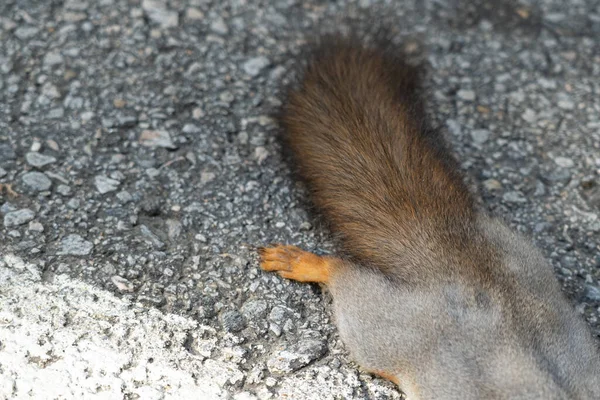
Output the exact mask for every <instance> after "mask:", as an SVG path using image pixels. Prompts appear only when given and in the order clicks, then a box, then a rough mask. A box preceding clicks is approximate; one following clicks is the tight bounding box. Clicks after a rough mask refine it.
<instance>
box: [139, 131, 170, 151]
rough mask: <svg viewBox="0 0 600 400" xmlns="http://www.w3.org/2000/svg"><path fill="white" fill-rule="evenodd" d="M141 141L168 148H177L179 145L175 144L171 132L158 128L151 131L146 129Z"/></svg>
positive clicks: (145, 144) (145, 143)
mask: <svg viewBox="0 0 600 400" xmlns="http://www.w3.org/2000/svg"><path fill="white" fill-rule="evenodd" d="M139 140H140V143H141V144H142V145H144V146H148V147H164V148H167V149H176V148H177V146H175V145H174V144H173V141H172V140H171V136H170V135H169V132H167V131H163V130H158V131H150V130H145V131H143V132H142V134H141V135H140V139H139Z"/></svg>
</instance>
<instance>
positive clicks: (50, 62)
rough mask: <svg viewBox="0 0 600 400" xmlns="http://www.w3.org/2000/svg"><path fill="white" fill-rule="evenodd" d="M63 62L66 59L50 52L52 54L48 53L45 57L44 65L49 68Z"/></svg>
mask: <svg viewBox="0 0 600 400" xmlns="http://www.w3.org/2000/svg"><path fill="white" fill-rule="evenodd" d="M63 61H64V59H63V57H62V56H61V55H60V53H56V52H50V53H46V55H45V56H44V65H46V66H48V67H51V66H54V65H58V64H62V63H63Z"/></svg>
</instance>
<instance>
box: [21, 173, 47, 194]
mask: <svg viewBox="0 0 600 400" xmlns="http://www.w3.org/2000/svg"><path fill="white" fill-rule="evenodd" d="M21 179H22V181H23V184H24V185H25V186H26V187H27V188H29V189H31V190H33V191H36V192H43V191H45V190H48V189H50V187H51V186H52V181H51V180H50V178H48V177H47V176H46V175H44V174H43V173H41V172H35V171H34V172H27V173H26V174H24V175H23V177H22V178H21Z"/></svg>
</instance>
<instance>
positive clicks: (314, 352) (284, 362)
mask: <svg viewBox="0 0 600 400" xmlns="http://www.w3.org/2000/svg"><path fill="white" fill-rule="evenodd" d="M326 351H327V346H326V345H325V342H324V341H321V340H315V339H303V340H300V341H299V342H298V343H297V344H295V345H293V346H292V348H291V349H290V350H282V351H279V352H276V353H275V354H274V355H273V356H272V357H271V358H269V360H268V361H267V368H268V369H269V372H271V374H273V375H275V376H282V375H286V374H289V373H291V372H294V371H297V370H299V369H300V368H303V367H305V366H307V365H308V364H310V363H311V362H313V361H315V360H316V359H318V358H320V357H322V356H323V355H324V354H325V352H326Z"/></svg>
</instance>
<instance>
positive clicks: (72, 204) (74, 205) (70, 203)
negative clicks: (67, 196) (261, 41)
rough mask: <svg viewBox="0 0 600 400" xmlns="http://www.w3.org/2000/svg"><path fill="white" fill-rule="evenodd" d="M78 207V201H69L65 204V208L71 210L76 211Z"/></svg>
mask: <svg viewBox="0 0 600 400" xmlns="http://www.w3.org/2000/svg"><path fill="white" fill-rule="evenodd" d="M79 206H80V202H79V199H71V200H69V201H68V202H67V207H69V208H70V209H73V210H77V209H78V208H79Z"/></svg>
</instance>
